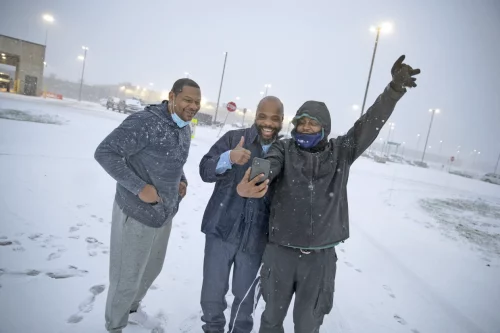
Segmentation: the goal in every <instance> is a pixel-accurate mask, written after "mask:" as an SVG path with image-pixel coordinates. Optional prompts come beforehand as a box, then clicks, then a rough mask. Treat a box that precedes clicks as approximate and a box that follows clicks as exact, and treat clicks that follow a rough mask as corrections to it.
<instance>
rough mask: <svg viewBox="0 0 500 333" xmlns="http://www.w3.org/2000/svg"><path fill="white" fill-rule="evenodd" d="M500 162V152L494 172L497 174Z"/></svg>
mask: <svg viewBox="0 0 500 333" xmlns="http://www.w3.org/2000/svg"><path fill="white" fill-rule="evenodd" d="M499 162H500V154H498V159H497V164H496V165H495V172H494V173H495V174H496V173H497V170H498V163H499Z"/></svg>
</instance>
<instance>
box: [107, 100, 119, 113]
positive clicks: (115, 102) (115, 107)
mask: <svg viewBox="0 0 500 333" xmlns="http://www.w3.org/2000/svg"><path fill="white" fill-rule="evenodd" d="M118 103H120V99H119V98H118V97H108V101H107V102H106V109H107V110H109V109H111V110H113V111H115V110H118Z"/></svg>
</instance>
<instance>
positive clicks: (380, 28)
mask: <svg viewBox="0 0 500 333" xmlns="http://www.w3.org/2000/svg"><path fill="white" fill-rule="evenodd" d="M370 31H372V32H376V33H377V35H376V37H375V46H374V48H373V55H372V62H371V64H370V71H369V72H368V81H367V82H366V88H365V97H363V106H362V107H361V114H360V115H359V116H360V117H361V116H362V115H363V113H364V112H365V104H366V96H367V95H368V88H369V87H370V79H371V77H372V71H373V63H374V62H375V54H376V53H377V46H378V39H379V37H380V32H381V31H382V32H391V31H392V25H391V24H390V23H383V24H381V25H379V26H377V27H371V28H370Z"/></svg>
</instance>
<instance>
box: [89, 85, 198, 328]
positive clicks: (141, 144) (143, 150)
mask: <svg viewBox="0 0 500 333" xmlns="http://www.w3.org/2000/svg"><path fill="white" fill-rule="evenodd" d="M200 100H201V92H200V87H199V86H198V84H197V83H196V82H194V81H193V80H190V79H180V80H177V81H176V82H175V83H174V85H173V87H172V90H171V91H170V93H169V100H168V101H164V102H163V103H162V104H159V105H150V106H148V107H146V109H145V110H143V111H140V112H137V113H134V114H132V115H131V116H129V117H128V118H127V119H125V121H124V122H123V123H122V124H121V125H120V126H119V127H118V128H116V129H115V130H114V131H113V132H111V134H109V135H108V137H107V138H106V139H104V141H103V142H102V143H101V144H100V145H99V147H97V150H96V152H95V159H96V160H97V161H98V162H99V163H100V164H101V166H102V167H103V168H104V170H106V172H108V173H109V175H110V176H111V177H113V178H114V179H115V180H116V181H117V185H116V196H115V203H114V207H113V217H112V225H111V246H110V269H109V271H110V277H109V282H110V283H109V289H108V298H107V302H106V315H105V317H106V329H107V330H108V331H110V332H113V333H121V332H122V329H123V328H124V327H125V326H126V325H127V322H128V321H130V322H134V323H136V324H140V325H142V326H144V327H145V328H150V329H152V328H155V327H156V326H157V325H158V322H157V321H156V320H154V318H151V317H148V315H147V314H146V313H145V312H144V311H143V309H142V307H141V306H140V302H141V301H142V299H143V298H144V296H145V295H146V292H147V291H148V289H149V287H150V286H151V284H152V283H153V281H154V280H155V279H156V277H157V276H158V274H160V271H161V269H162V266H163V261H164V259H165V253H166V250H167V244H168V239H169V236H170V230H171V228H172V218H173V217H174V215H175V214H176V213H177V210H178V208H179V203H180V201H181V199H182V198H183V197H184V196H185V195H186V188H187V180H186V177H185V175H184V171H183V167H184V164H185V163H186V160H187V157H188V153H189V146H190V143H191V129H190V127H189V126H188V125H189V122H190V121H191V119H193V117H194V116H195V115H196V113H197V112H198V110H199V109H200Z"/></svg>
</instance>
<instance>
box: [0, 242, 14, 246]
mask: <svg viewBox="0 0 500 333" xmlns="http://www.w3.org/2000/svg"><path fill="white" fill-rule="evenodd" d="M9 245H12V242H11V241H0V246H9Z"/></svg>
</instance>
